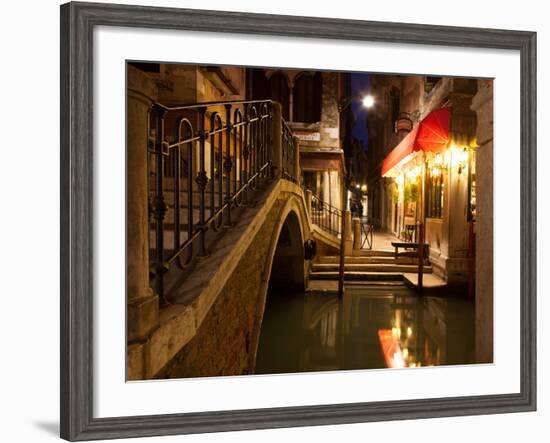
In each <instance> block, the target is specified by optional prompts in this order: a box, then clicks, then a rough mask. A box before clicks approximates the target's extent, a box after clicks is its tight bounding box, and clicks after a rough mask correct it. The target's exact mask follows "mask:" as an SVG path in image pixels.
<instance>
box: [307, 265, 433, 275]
mask: <svg viewBox="0 0 550 443" xmlns="http://www.w3.org/2000/svg"><path fill="white" fill-rule="evenodd" d="M339 269H340V265H339V264H337V263H315V264H313V266H312V272H313V273H316V272H338V271H339ZM348 271H349V272H379V273H386V272H400V273H406V272H409V273H414V272H418V266H417V265H404V264H395V263H376V264H365V263H345V265H344V272H348ZM431 272H432V267H431V266H429V265H428V266H424V273H426V274H431Z"/></svg>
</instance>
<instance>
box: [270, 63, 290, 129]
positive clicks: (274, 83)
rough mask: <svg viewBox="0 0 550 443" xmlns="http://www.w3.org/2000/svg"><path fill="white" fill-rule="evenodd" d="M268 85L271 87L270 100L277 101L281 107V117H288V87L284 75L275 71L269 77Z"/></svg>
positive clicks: (286, 118)
mask: <svg viewBox="0 0 550 443" xmlns="http://www.w3.org/2000/svg"><path fill="white" fill-rule="evenodd" d="M269 87H270V89H271V100H274V101H276V102H279V103H280V104H281V107H282V113H283V118H284V119H285V120H288V119H289V102H290V89H289V87H288V80H287V78H286V76H285V75H284V74H282V73H280V72H277V73H275V74H273V75H272V76H271V78H270V79H269Z"/></svg>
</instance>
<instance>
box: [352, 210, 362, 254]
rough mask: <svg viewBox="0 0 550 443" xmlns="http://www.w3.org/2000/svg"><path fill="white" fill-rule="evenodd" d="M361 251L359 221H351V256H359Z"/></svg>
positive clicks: (356, 219) (355, 219)
mask: <svg viewBox="0 0 550 443" xmlns="http://www.w3.org/2000/svg"><path fill="white" fill-rule="evenodd" d="M360 250H361V221H360V220H359V219H358V218H354V219H353V255H359V251H360Z"/></svg>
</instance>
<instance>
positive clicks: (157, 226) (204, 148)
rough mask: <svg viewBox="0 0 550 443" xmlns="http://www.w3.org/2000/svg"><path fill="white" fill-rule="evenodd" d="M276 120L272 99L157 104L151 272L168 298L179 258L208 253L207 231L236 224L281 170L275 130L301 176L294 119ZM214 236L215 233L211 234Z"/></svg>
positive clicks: (183, 263) (286, 159)
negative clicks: (236, 216) (169, 282)
mask: <svg viewBox="0 0 550 443" xmlns="http://www.w3.org/2000/svg"><path fill="white" fill-rule="evenodd" d="M281 121H282V124H280V125H281V126H280V127H276V126H275V124H274V123H275V118H274V102H273V101H272V100H232V101H221V102H220V101H215V102H203V103H195V104H185V105H181V106H179V105H175V106H167V105H164V104H161V103H155V104H153V106H152V107H151V109H150V112H149V124H148V128H147V137H148V140H149V143H148V173H149V177H150V179H149V181H148V189H149V220H150V233H151V234H150V239H151V240H150V252H151V259H150V263H151V277H152V282H153V286H154V288H155V291H156V292H157V294H158V295H159V297H160V299H161V302H162V303H168V300H167V295H166V292H167V291H166V288H165V283H166V282H165V280H166V275H167V274H168V272H169V271H171V269H173V268H174V266H177V267H178V268H180V269H181V270H185V269H187V268H189V267H190V265H192V263H193V262H194V259H195V258H196V257H201V256H202V257H203V256H206V255H208V253H209V250H208V248H207V246H209V245H210V243H209V244H208V245H207V237H208V239H212V238H213V237H214V234H213V233H216V232H220V231H222V230H224V229H225V228H228V227H230V226H231V225H232V224H233V220H232V212H233V211H234V210H235V209H236V208H238V207H243V206H246V205H248V204H249V203H250V202H251V201H252V197H253V195H254V193H255V191H256V190H257V189H259V188H260V187H262V186H263V185H264V183H265V182H266V181H268V180H270V179H273V178H274V176H275V174H274V173H275V164H276V163H279V161H278V162H275V158H274V155H275V152H274V146H273V140H274V131H281V141H282V146H281V151H282V152H281V155H282V159H281V160H282V164H281V165H280V167H281V172H282V177H283V178H286V179H288V180H292V181H294V182H299V178H297V177H294V171H295V169H294V167H293V165H294V164H295V163H294V162H295V161H296V159H295V158H294V156H295V155H296V154H297V153H296V146H295V142H294V136H293V134H292V131H291V130H290V127H289V126H288V125H287V124H286V122H285V121H284V120H282V119H281ZM208 242H209V240H208Z"/></svg>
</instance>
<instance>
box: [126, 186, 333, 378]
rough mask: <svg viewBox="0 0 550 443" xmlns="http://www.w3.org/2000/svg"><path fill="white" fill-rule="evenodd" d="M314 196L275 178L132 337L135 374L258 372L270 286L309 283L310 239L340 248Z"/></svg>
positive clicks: (324, 247)
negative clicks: (316, 212)
mask: <svg viewBox="0 0 550 443" xmlns="http://www.w3.org/2000/svg"><path fill="white" fill-rule="evenodd" d="M306 201H307V196H306V195H304V191H303V190H302V188H301V187H300V186H298V185H296V184H295V183H293V182H291V181H289V180H285V179H279V180H275V181H273V182H271V183H270V184H269V186H268V187H267V188H266V189H265V190H264V191H263V192H261V193H260V194H259V195H258V197H257V200H256V202H255V205H253V207H250V208H247V209H246V211H245V212H244V213H243V214H242V216H241V217H240V218H239V220H238V221H237V222H236V224H235V226H233V227H232V228H231V229H230V230H228V231H227V232H226V233H225V234H224V236H223V237H222V238H221V239H220V240H219V241H218V242H217V244H216V245H215V247H214V248H213V249H212V252H211V254H210V255H209V256H207V257H205V258H202V259H200V260H199V261H198V263H197V264H196V266H195V268H194V270H193V272H192V273H191V274H190V275H189V276H188V277H187V278H186V279H185V280H184V281H183V283H182V284H181V285H180V286H179V287H178V290H177V293H176V294H173V295H172V296H171V303H172V304H170V305H169V306H166V307H163V308H162V309H160V311H159V321H158V326H157V327H156V328H155V329H154V330H153V331H152V332H151V333H150V334H149V336H148V338H147V339H146V340H145V341H142V342H139V343H133V344H130V345H129V349H128V379H130V380H140V379H149V378H179V377H194V376H214V375H236V374H248V373H253V372H254V365H255V359H256V351H257V346H258V340H259V334H260V328H261V323H262V317H263V313H264V308H265V303H266V295H267V292H268V288H269V286H270V285H277V284H278V283H283V282H284V284H285V285H286V286H287V287H292V286H293V285H294V286H295V287H296V288H301V289H303V288H305V287H306V285H307V279H308V274H309V267H310V262H309V261H307V260H305V259H304V241H305V240H307V239H315V240H316V243H317V250H318V253H320V254H322V255H325V254H334V253H336V252H337V251H338V250H339V240H338V239H337V238H336V237H334V236H332V235H331V234H328V233H326V232H325V231H323V230H322V229H320V228H319V227H318V226H317V225H315V224H313V223H312V219H311V215H310V212H309V210H308V204H307V203H306Z"/></svg>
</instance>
